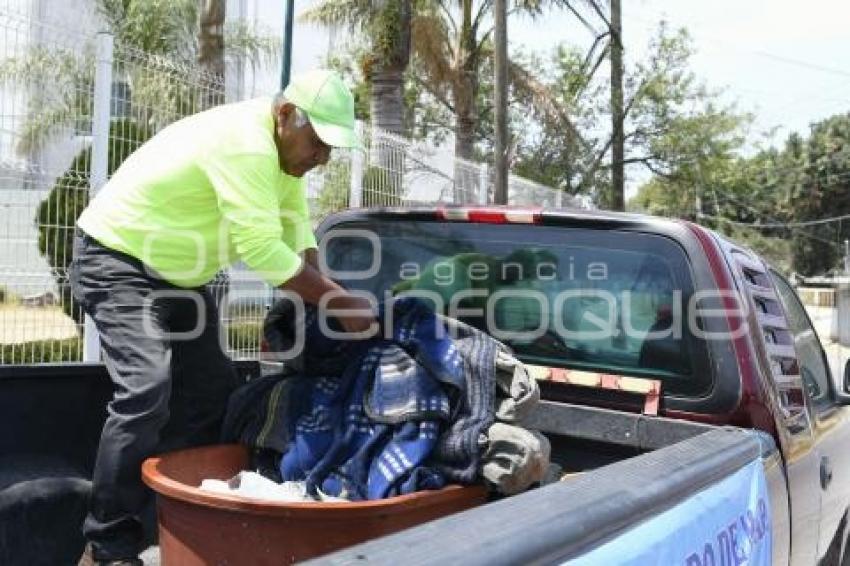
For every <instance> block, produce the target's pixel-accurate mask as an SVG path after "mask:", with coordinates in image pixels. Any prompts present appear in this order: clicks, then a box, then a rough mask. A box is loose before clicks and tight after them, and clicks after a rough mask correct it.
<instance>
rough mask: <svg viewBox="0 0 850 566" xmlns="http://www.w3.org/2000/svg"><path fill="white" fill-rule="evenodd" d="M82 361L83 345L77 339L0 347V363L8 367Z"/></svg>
mask: <svg viewBox="0 0 850 566" xmlns="http://www.w3.org/2000/svg"><path fill="white" fill-rule="evenodd" d="M82 360H83V345H82V341H81V340H80V339H79V338H68V339H66V340H41V341H37V342H25V343H23V344H2V345H0V363H3V364H8V365H13V364H41V363H68V362H81V361H82Z"/></svg>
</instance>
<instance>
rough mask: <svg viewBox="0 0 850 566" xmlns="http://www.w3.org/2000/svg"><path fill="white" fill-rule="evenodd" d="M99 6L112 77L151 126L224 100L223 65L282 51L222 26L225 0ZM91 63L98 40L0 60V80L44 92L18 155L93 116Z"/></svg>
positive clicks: (255, 62) (266, 39)
mask: <svg viewBox="0 0 850 566" xmlns="http://www.w3.org/2000/svg"><path fill="white" fill-rule="evenodd" d="M96 2H97V8H98V12H99V14H100V15H101V17H102V18H103V20H104V22H105V23H106V25H107V27H108V28H109V29H110V31H111V32H112V34H113V35H114V38H115V60H116V64H115V65H114V67H113V69H114V80H115V82H116V83H119V84H122V83H123V84H124V85H125V86H126V87H127V89H128V90H129V95H128V96H129V98H130V99H131V100H132V114H133V116H134V118H136V119H137V120H139V121H141V122H144V123H145V125H146V126H147V127H151V128H153V129H157V128H159V127H162V126H164V125H166V124H168V123H170V122H172V121H174V120H176V119H178V118H180V117H182V116H185V115H188V114H191V113H193V112H196V111H198V110H199V109H201V108H204V107H206V106H207V105H208V104H209V103H210V102H211V100H210V98H214V100H213V101H214V102H222V101H223V98H222V97H221V92H222V89H223V85H224V83H223V77H224V67H225V65H224V64H223V63H222V62H224V63H226V62H227V61H228V60H234V59H236V58H241V59H243V60H247V61H248V62H249V63H250V64H251V65H252V66H253V67H257V66H260V65H265V64H268V63H270V62H272V61H274V60H275V59H276V58H277V56H278V55H279V53H280V40H279V39H278V38H275V37H273V36H270V35H265V34H256V33H254V32H253V31H252V30H251V28H250V27H249V26H248V25H247V24H245V23H244V22H233V23H231V24H228V25H227V26H224V27H222V24H223V19H224V10H223V9H219V8H220V6H219V4H223V0H201V3H202V4H204V5H203V6H201V5H200V4H199V0H96ZM202 24H203V25H202ZM222 30H223V36H222ZM222 38H223V40H222ZM222 49H223V51H222ZM94 65H95V61H94V46H93V43H90V44H86V45H82V46H80V47H78V48H76V49H72V48H59V47H51V48H49V49H48V48H45V47H42V46H35V47H33V48H31V49H29V50H28V51H26V52H25V53H23V54H22V55H21V56H19V57H11V58H7V59H4V60H0V80H4V79H6V80H13V81H17V82H18V83H19V84H26V85H28V86H29V91H30V92H34V93H35V92H37V93H40V96H39V100H38V104H34V105H32V111H31V112H30V115H29V116H28V118H27V120H26V121H25V123H24V126H23V132H22V135H21V136H20V141H19V143H18V147H17V150H18V152H19V153H21V154H24V155H27V154H32V153H33V152H34V151H36V150H38V149H39V148H40V147H42V146H43V145H44V144H45V143H47V142H48V141H50V140H51V139H52V137H53V135H54V134H55V133H57V132H58V131H60V130H62V129H63V128H67V127H69V126H71V127H73V126H76V125H77V123H79V122H85V121H87V120H90V119H91V115H90V113H91V110H92V93H93V81H94V76H93V73H92V72H91V70H92V69H93V68H94ZM45 85H49V86H50V87H51V88H49V89H47V88H45ZM48 91H49V92H48ZM204 93H215V97H210V96H209V95H208V96H207V97H206V98H205V97H204V96H202V94H204Z"/></svg>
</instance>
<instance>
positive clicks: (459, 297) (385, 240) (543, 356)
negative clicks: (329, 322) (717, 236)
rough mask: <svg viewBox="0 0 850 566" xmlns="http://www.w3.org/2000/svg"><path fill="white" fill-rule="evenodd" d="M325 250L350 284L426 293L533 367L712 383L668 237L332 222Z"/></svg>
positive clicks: (683, 265)
mask: <svg viewBox="0 0 850 566" xmlns="http://www.w3.org/2000/svg"><path fill="white" fill-rule="evenodd" d="M324 245H325V258H326V262H327V266H328V267H329V268H330V269H332V270H333V274H332V275H333V276H334V277H335V278H336V279H337V280H339V281H340V282H341V283H342V284H343V285H345V286H346V287H348V288H349V289H357V290H361V291H368V292H369V293H372V294H374V295H375V297H376V299H377V300H378V301H381V300H385V299H386V298H387V297H388V296H393V295H398V294H401V293H413V294H416V295H418V296H421V297H423V298H424V299H426V300H429V301H433V303H434V305H435V307H436V308H437V310H440V311H442V312H443V313H444V314H447V315H449V316H454V317H455V318H458V319H460V320H463V321H465V322H467V323H470V324H472V325H474V326H476V327H478V328H481V329H482V330H485V331H487V332H489V333H491V334H493V335H494V336H495V337H496V338H498V339H500V340H501V341H503V342H505V343H506V344H508V345H509V346H511V347H512V348H513V349H514V351H515V352H516V353H517V355H518V356H519V357H520V359H522V360H524V361H526V362H528V363H535V364H539V365H547V366H551V367H564V368H572V369H581V370H588V371H600V372H611V373H619V374H627V375H637V376H652V377H655V378H659V379H662V380H663V381H664V387H665V390H666V391H668V392H669V393H673V394H682V395H690V396H693V395H696V394H701V393H705V392H706V391H707V390H708V389H709V388H710V385H711V378H710V375H708V374H707V373H704V372H695V371H694V364H693V355H694V354H695V352H694V351H695V350H696V349H697V348H698V347H700V346H701V345H700V344H698V343H697V342H696V340H694V339H693V337H692V336H691V334H690V332H689V330H688V328H687V326H688V325H687V316H684V317H683V316H682V314H681V313H686V309H685V306H686V305H687V303H688V299H689V298H690V295H691V294H692V290H693V283H692V279H691V275H690V268H689V264H688V261H687V257H686V256H685V253H684V251H683V250H682V248H680V247H679V246H678V245H677V244H676V243H674V242H673V241H671V240H669V239H668V238H665V237H663V236H658V235H653V234H645V233H639V232H628V231H616V230H591V229H582V228H571V227H556V226H535V225H518V224H503V225H492V224H474V223H452V222H429V221H407V220H401V219H399V220H375V221H369V222H357V223H346V224H340V225H336V226H335V227H334V228H333V230H331V231H330V232H329V233H327V234H325V235H324ZM699 365H702V364H699Z"/></svg>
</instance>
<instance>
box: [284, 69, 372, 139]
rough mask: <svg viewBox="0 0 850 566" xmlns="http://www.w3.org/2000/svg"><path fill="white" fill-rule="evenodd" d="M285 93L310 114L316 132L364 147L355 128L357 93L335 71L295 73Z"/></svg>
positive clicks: (323, 136) (325, 136) (287, 97)
mask: <svg viewBox="0 0 850 566" xmlns="http://www.w3.org/2000/svg"><path fill="white" fill-rule="evenodd" d="M283 96H285V97H286V100H288V101H289V102H291V103H292V104H294V105H295V106H297V107H298V108H300V109H301V110H303V111H304V112H305V113H306V114H307V118H309V119H310V124H312V125H313V129H314V130H316V134H317V135H318V136H319V138H320V139H321V140H322V141H323V142H325V143H326V144H328V145H329V146H331V147H350V148H356V149H363V144H362V143H361V142H360V140H359V139H358V137H357V133H356V132H355V131H354V97H353V96H352V95H351V91H350V90H348V87H347V86H345V83H343V82H342V78H340V76H339V75H338V74H337V73H335V72H334V71H328V70H325V69H317V70H315V71H308V72H306V73H301V74H299V75H295V76H294V77H292V80H291V81H290V82H289V85H288V86H287V87H286V88H285V89H284V91H283Z"/></svg>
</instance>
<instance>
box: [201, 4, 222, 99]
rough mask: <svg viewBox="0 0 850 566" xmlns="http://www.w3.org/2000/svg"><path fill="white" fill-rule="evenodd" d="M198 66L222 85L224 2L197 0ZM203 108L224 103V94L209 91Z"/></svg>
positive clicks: (219, 91) (214, 90) (216, 90)
mask: <svg viewBox="0 0 850 566" xmlns="http://www.w3.org/2000/svg"><path fill="white" fill-rule="evenodd" d="M199 4H200V5H199V14H198V16H199V20H198V24H199V25H198V64H199V65H200V67H201V69H203V70H204V71H205V72H206V73H207V74H208V75H209V76H210V77H212V78H213V79H214V80H215V81H216V82H218V83H219V84H224V46H225V43H224V17H225V9H226V5H225V0H199ZM205 98H206V100H205V101H204V102H205V104H204V106H207V107H208V106H215V105H216V104H221V103H222V102H224V93H223V92H222V91H221V90H219V89H210V90H209V91H208V92H207V93H206V97H205Z"/></svg>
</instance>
